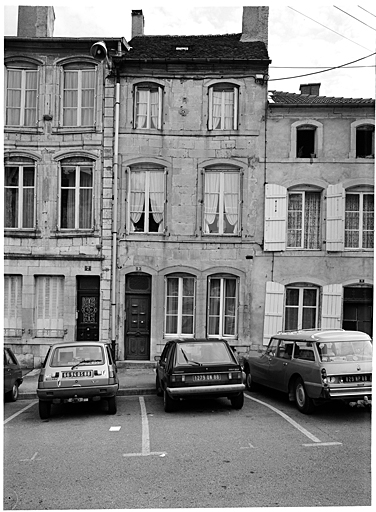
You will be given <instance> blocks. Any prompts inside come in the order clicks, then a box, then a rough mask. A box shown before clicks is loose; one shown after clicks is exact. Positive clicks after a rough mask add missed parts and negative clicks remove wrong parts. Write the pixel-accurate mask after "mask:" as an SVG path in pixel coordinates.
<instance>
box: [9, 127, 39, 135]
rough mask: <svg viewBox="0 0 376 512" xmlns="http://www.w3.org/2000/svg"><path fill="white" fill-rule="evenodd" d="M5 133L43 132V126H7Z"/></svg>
mask: <svg viewBox="0 0 376 512" xmlns="http://www.w3.org/2000/svg"><path fill="white" fill-rule="evenodd" d="M4 132H5V133H32V134H42V133H43V129H42V128H41V127H37V126H36V127H29V126H5V127H4Z"/></svg>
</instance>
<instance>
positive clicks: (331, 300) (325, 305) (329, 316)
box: [321, 284, 342, 329]
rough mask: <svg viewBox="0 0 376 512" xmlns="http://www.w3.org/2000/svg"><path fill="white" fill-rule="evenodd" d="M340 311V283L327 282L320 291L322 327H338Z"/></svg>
mask: <svg viewBox="0 0 376 512" xmlns="http://www.w3.org/2000/svg"><path fill="white" fill-rule="evenodd" d="M341 313H342V285H341V284H329V285H327V286H324V287H323V293H322V314H321V327H322V329H340V328H341Z"/></svg>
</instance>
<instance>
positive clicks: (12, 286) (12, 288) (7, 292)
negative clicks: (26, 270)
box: [4, 276, 22, 330]
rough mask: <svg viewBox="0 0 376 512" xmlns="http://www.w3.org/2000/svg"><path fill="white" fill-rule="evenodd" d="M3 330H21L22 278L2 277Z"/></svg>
mask: <svg viewBox="0 0 376 512" xmlns="http://www.w3.org/2000/svg"><path fill="white" fill-rule="evenodd" d="M4 328H5V329H12V330H13V329H17V330H18V329H22V276H4Z"/></svg>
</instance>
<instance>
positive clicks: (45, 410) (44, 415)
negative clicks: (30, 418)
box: [39, 400, 51, 420]
mask: <svg viewBox="0 0 376 512" xmlns="http://www.w3.org/2000/svg"><path fill="white" fill-rule="evenodd" d="M50 414H51V402H44V401H42V400H39V417H40V419H41V420H47V419H48V418H49V417H50Z"/></svg>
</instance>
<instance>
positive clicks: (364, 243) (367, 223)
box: [345, 192, 374, 249]
mask: <svg viewBox="0 0 376 512" xmlns="http://www.w3.org/2000/svg"><path fill="white" fill-rule="evenodd" d="M373 247H374V195H373V194H370V193H366V192H359V193H348V194H346V202H345V248H346V249H373Z"/></svg>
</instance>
